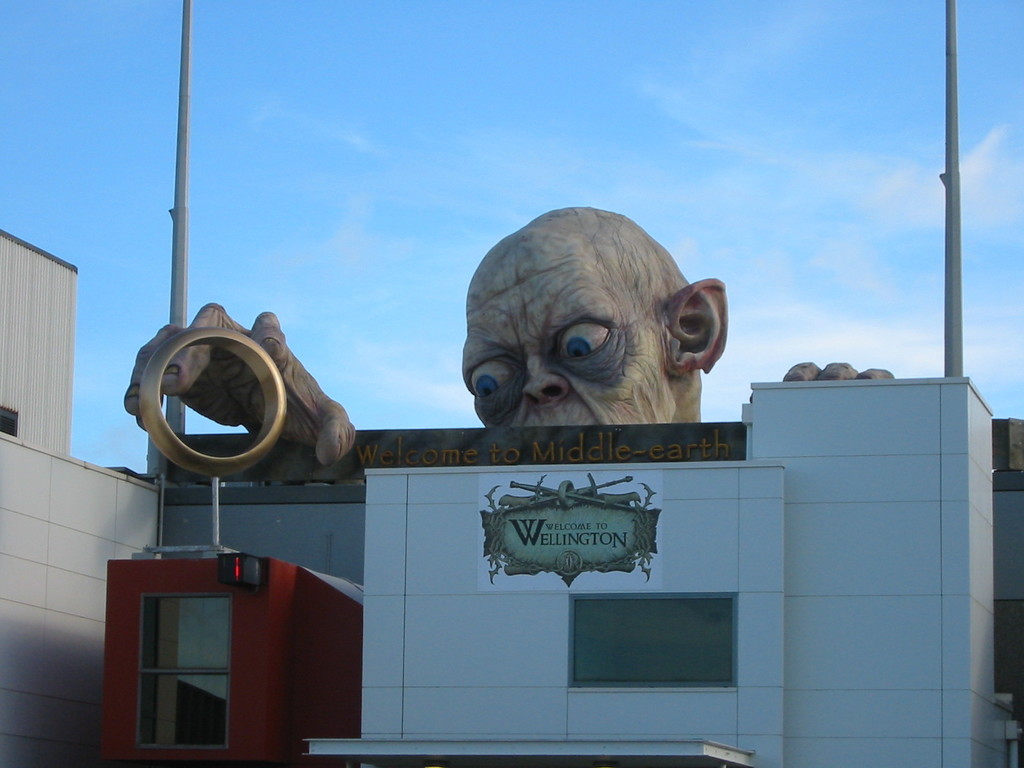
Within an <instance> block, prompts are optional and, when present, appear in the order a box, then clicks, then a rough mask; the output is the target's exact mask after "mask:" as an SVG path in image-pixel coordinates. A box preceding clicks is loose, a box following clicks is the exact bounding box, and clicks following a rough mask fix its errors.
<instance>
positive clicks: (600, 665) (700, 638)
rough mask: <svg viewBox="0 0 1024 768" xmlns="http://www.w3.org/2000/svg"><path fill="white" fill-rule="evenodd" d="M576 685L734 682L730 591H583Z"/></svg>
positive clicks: (576, 612) (575, 631)
mask: <svg viewBox="0 0 1024 768" xmlns="http://www.w3.org/2000/svg"><path fill="white" fill-rule="evenodd" d="M572 606H573V616H572V619H573V622H572V625H573V626H572V662H571V664H572V675H571V679H572V684H573V685H578V686H586V685H593V686H648V685H650V686H655V685H663V686H670V685H675V686H683V685H686V686H732V685H735V672H734V669H735V650H734V649H735V637H736V633H735V632H734V623H735V622H734V616H735V601H734V598H733V596H731V595H729V596H722V595H707V596H703V595H702V596H693V595H686V596H680V595H670V596H650V597H647V596H644V597H638V596H635V595H630V596H622V597H619V596H615V597H608V596H601V597H590V596H579V597H577V598H576V599H574V600H573V602H572Z"/></svg>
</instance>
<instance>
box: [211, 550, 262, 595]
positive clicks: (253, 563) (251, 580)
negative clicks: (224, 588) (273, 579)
mask: <svg viewBox="0 0 1024 768" xmlns="http://www.w3.org/2000/svg"><path fill="white" fill-rule="evenodd" d="M217 581H219V582H220V583H221V584H229V585H231V586H233V587H243V586H244V587H258V586H259V585H260V584H262V583H263V562H262V560H260V558H258V557H256V556H255V555H247V554H245V553H244V552H223V553H221V554H219V555H217Z"/></svg>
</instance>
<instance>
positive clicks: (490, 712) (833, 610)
mask: <svg viewBox="0 0 1024 768" xmlns="http://www.w3.org/2000/svg"><path fill="white" fill-rule="evenodd" d="M749 413H750V416H751V420H752V434H751V440H750V454H751V455H750V458H749V460H748V461H747V462H743V463H733V464H714V465H713V464H705V465H699V464H694V465H685V464H684V465H644V466H643V467H638V466H637V465H630V474H639V472H640V471H642V470H647V469H648V468H650V469H656V470H657V471H659V472H660V477H661V480H662V483H661V489H662V495H661V497H659V498H658V499H657V503H658V506H661V507H662V509H663V512H662V517H661V521H660V523H659V529H658V544H659V559H658V561H657V567H658V569H659V571H658V574H657V576H658V579H657V582H656V584H654V582H655V580H654V579H652V584H654V586H653V588H655V589H657V590H659V591H664V592H734V593H737V595H738V621H737V634H738V637H737V648H738V650H737V658H738V674H737V686H736V687H735V688H718V689H646V690H643V689H633V690H629V689H612V688H605V689H591V688H570V687H568V685H567V682H566V681H567V678H568V669H567V665H568V645H569V593H570V591H571V590H569V589H565V588H557V589H552V588H547V587H545V588H544V589H539V590H538V589H532V590H531V589H528V588H524V589H522V590H519V591H516V590H515V589H512V590H509V591H495V590H488V589H485V588H481V583H480V580H479V571H478V568H479V563H480V560H481V556H482V551H481V543H480V537H479V525H480V522H479V510H480V508H481V507H482V506H483V504H482V498H481V483H482V482H483V481H482V480H481V476H482V474H486V475H491V476H497V477H501V476H507V477H508V478H509V479H517V480H520V481H525V482H535V481H536V477H537V475H538V473H547V475H548V477H547V479H546V480H545V483H546V484H551V483H554V484H557V482H558V479H559V478H560V477H561V475H560V473H561V472H563V471H570V470H571V471H570V472H569V474H567V475H565V477H566V478H578V477H580V476H581V475H583V474H584V473H585V472H586V471H587V470H588V469H593V470H594V471H597V470H602V471H607V470H608V467H607V465H605V466H603V467H593V468H588V467H571V468H569V467H544V468H532V469H531V468H524V467H514V468H500V469H498V468H480V469H473V470H469V469H461V470H422V471H401V470H382V471H376V472H371V473H370V476H369V478H368V492H367V529H366V536H367V551H366V605H365V608H366V641H365V643H366V644H365V650H364V665H365V666H364V712H363V718H364V720H363V724H364V737H365V738H377V739H411V740H422V739H429V738H454V739H460V738H465V739H489V738H495V739H513V740H514V739H516V738H557V739H562V738H571V739H588V738H592V739H613V738H623V739H625V738H630V739H650V740H654V741H672V740H676V739H686V738H696V739H712V740H717V741H722V742H725V743H728V744H732V745H735V746H737V747H739V748H741V749H754V750H756V751H757V757H756V760H757V765H758V766H760V767H761V768H776V767H778V766H783V765H785V766H786V768H817V767H818V766H822V765H828V766H829V767H830V768H844V767H846V766H850V767H851V768H854V767H856V768H860V766H864V765H872V766H876V767H877V766H893V767H894V768H895V766H901V767H902V766H904V765H928V766H940V767H945V768H953V767H954V766H955V767H956V768H961V767H962V766H973V767H974V768H982V767H985V768H988V767H994V766H1002V765H1003V764H1004V762H1005V746H1006V745H1005V743H1004V742H1003V741H1002V722H1001V721H1002V720H1004V719H1006V717H1008V715H1007V713H1005V712H1004V711H1002V710H1001V709H999V708H998V707H997V706H996V704H995V699H994V691H993V690H992V679H993V671H992V514H991V498H992V496H991V480H990V455H991V442H990V424H991V414H990V413H989V411H988V409H987V407H986V406H985V404H984V403H983V402H982V401H981V399H980V398H979V397H978V395H977V394H976V393H975V391H974V390H973V388H972V387H971V385H970V383H969V382H968V381H967V380H962V379H941V380H896V381H888V382H885V381H883V382H874V381H872V382H820V383H799V384H768V385H755V387H754V398H753V404H752V406H751V408H750V409H749ZM485 484H487V483H485ZM504 578H505V579H506V581H507V582H509V583H511V582H513V581H514V580H515V579H520V578H522V579H527V578H529V577H504ZM583 581H584V580H583V578H582V577H581V578H580V579H579V580H578V581H577V582H574V585H573V587H572V590H577V589H586V590H601V589H604V587H602V586H599V585H598V584H597V583H596V582H594V581H593V580H591V581H588V582H587V583H586V586H583ZM517 583H524V584H525V583H526V582H517ZM601 583H602V584H603V582H601ZM611 583H612V582H611V581H609V582H608V584H609V585H610V584H611ZM503 589H504V588H503ZM608 589H612V587H611V586H609V587H608Z"/></svg>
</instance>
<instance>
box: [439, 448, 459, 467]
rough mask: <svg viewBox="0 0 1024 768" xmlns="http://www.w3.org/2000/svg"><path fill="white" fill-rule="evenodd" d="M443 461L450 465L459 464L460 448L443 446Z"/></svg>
mask: <svg viewBox="0 0 1024 768" xmlns="http://www.w3.org/2000/svg"><path fill="white" fill-rule="evenodd" d="M441 463H442V464H446V465H449V466H458V465H459V449H458V448H443V449H442V450H441Z"/></svg>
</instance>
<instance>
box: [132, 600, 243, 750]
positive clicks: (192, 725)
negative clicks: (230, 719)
mask: <svg viewBox="0 0 1024 768" xmlns="http://www.w3.org/2000/svg"><path fill="white" fill-rule="evenodd" d="M142 601H143V602H142V670H141V672H142V674H141V697H140V698H141V707H140V716H139V741H140V743H142V744H152V745H160V746H171V745H195V746H223V745H225V744H226V735H227V699H228V666H229V651H230V646H229V631H228V630H229V627H230V609H231V598H230V597H227V596H219V595H218V596H206V595H204V596H188V597H169V596H160V597H152V596H146V597H143V599H142Z"/></svg>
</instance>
